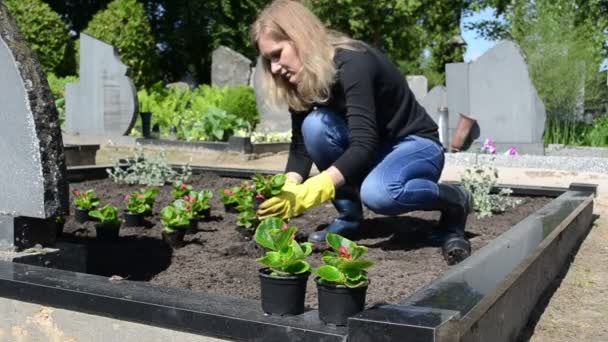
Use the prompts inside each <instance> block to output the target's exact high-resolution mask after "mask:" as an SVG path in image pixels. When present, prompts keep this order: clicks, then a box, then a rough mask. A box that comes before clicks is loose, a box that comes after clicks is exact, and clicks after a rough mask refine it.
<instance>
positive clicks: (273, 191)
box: [253, 173, 286, 199]
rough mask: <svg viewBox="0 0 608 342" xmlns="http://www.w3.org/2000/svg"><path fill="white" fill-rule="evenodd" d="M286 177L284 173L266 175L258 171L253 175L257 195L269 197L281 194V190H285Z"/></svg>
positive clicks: (258, 196)
mask: <svg viewBox="0 0 608 342" xmlns="http://www.w3.org/2000/svg"><path fill="white" fill-rule="evenodd" d="M285 179H286V178H285V175H284V174H278V175H273V176H264V175H261V174H259V173H256V174H255V176H253V184H254V187H255V194H256V197H257V198H261V199H268V198H271V197H274V196H276V195H278V194H280V193H281V191H283V190H282V189H283V185H284V184H285Z"/></svg>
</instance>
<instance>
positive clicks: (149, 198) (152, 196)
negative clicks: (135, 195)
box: [139, 188, 159, 216]
mask: <svg viewBox="0 0 608 342" xmlns="http://www.w3.org/2000/svg"><path fill="white" fill-rule="evenodd" d="M139 191H140V193H142V194H143V195H144V202H146V204H147V205H148V210H147V211H146V212H144V216H149V215H152V208H154V202H155V201H156V196H157V195H158V192H159V190H158V189H157V188H150V189H140V190H139Z"/></svg>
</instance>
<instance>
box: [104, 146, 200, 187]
mask: <svg viewBox="0 0 608 342" xmlns="http://www.w3.org/2000/svg"><path fill="white" fill-rule="evenodd" d="M106 172H107V173H108V175H109V176H110V178H111V179H112V180H113V181H114V182H115V183H118V184H130V185H133V184H139V185H147V186H163V185H165V183H175V182H178V181H180V182H185V181H186V180H187V179H188V178H189V177H190V175H191V174H192V172H191V170H190V166H189V165H185V166H184V167H183V168H182V171H181V172H178V171H175V170H173V169H172V168H171V166H170V165H169V164H168V163H167V157H166V155H165V153H164V152H160V153H158V154H157V155H156V156H155V157H153V158H147V157H146V156H145V155H144V153H143V149H142V148H141V147H140V148H138V150H137V152H136V155H135V157H133V158H129V163H128V165H127V166H126V167H124V168H123V167H121V165H120V164H119V163H118V162H116V163H115V166H114V170H111V169H106Z"/></svg>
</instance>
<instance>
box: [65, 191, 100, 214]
mask: <svg viewBox="0 0 608 342" xmlns="http://www.w3.org/2000/svg"><path fill="white" fill-rule="evenodd" d="M72 195H74V205H75V206H76V208H78V209H81V210H92V209H95V208H97V207H98V206H99V197H97V194H96V193H95V190H94V189H89V190H86V191H84V192H83V191H80V190H74V191H72Z"/></svg>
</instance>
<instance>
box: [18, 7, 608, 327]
mask: <svg viewBox="0 0 608 342" xmlns="http://www.w3.org/2000/svg"><path fill="white" fill-rule="evenodd" d="M7 3H10V2H8V1H7ZM320 9H321V10H322V9H323V6H320ZM460 48H462V47H460ZM216 51H217V50H216ZM224 52H225V51H224ZM232 56H235V55H232ZM234 58H237V59H238V56H236V57H234ZM221 59H222V60H225V59H226V57H225V55H224V56H223V57H221ZM453 61H457V59H454V60H453ZM480 62H483V61H480ZM476 64H477V63H473V64H472V65H467V66H461V67H464V68H466V69H468V70H467V71H461V75H462V74H464V76H462V77H465V78H466V79H467V80H468V83H469V86H468V87H460V88H461V89H459V90H461V91H463V89H464V90H465V91H468V92H469V95H468V96H459V97H457V99H466V102H468V103H465V104H456V105H452V106H450V102H449V101H450V97H449V95H446V93H442V90H441V88H433V89H432V90H431V93H432V94H437V93H439V96H438V97H439V99H438V100H436V101H446V102H447V104H448V107H449V108H453V107H458V106H459V105H461V106H462V108H465V109H466V108H469V109H471V108H474V107H475V106H476V105H477V106H479V105H483V104H476V103H477V102H476V101H478V100H475V98H474V96H475V90H474V89H472V88H474V87H475V86H477V85H478V82H475V81H471V78H473V79H474V74H475V71H474V69H475V68H476V67H475V65H476ZM442 65H443V64H442ZM454 67H457V66H454ZM524 67H525V65H524ZM450 68H451V67H450V66H448V67H447V68H446V69H448V72H447V75H446V78H447V80H446V81H447V88H448V90H447V91H446V92H447V93H448V94H449V88H450V80H453V79H454V78H450V76H449V75H450V71H449V70H450ZM201 69H202V68H201ZM210 69H211V70H212V73H213V62H212V63H211V68H210ZM246 70H250V69H246ZM244 73H246V72H237V73H236V74H235V78H238V77H241V76H243V74H244ZM250 73H252V72H250ZM479 73H480V74H483V73H482V72H479ZM252 74H253V75H255V73H252ZM604 75H605V74H604ZM51 77H52V76H51ZM211 78H212V79H213V76H211ZM252 79H253V80H255V77H251V75H250V76H249V77H248V78H247V81H240V82H241V83H239V84H249V83H251V82H252V81H251V80H252ZM427 79H430V80H431V82H430V83H433V82H434V81H433V80H434V79H433V77H432V76H430V77H428V78H427ZM418 80H419V81H420V82H424V79H422V78H418ZM81 81H84V80H82V79H81ZM184 81H190V82H191V83H196V81H192V80H191V79H190V80H189V79H188V78H187V77H186V78H185V79H184ZM58 82H59V83H63V79H60V80H58ZM142 82H143V81H142ZM228 82H230V81H228ZM461 82H462V81H461ZM412 83H415V81H414V80H412ZM216 84H221V81H216ZM413 88H416V89H420V88H424V87H417V86H416V85H414V86H413ZM148 89H150V88H148ZM161 89H163V90H162V91H163V92H164V91H166V90H164V88H161ZM172 89H173V88H172ZM437 89H439V90H437ZM169 91H173V90H169ZM527 96H528V97H529V98H527V100H526V101H528V102H527V103H528V104H531V105H530V107H532V108H534V107H537V106H535V105H534V102H535V101H536V100H535V97H534V96H532V95H527ZM524 97H526V96H524ZM452 98H454V97H452ZM57 101H59V102H61V98H57ZM421 101H423V102H424V101H425V99H424V98H422V99H421ZM435 103H437V102H435ZM437 107H438V106H436V105H434V104H430V105H429V108H431V110H429V112H432V108H437ZM482 108H483V107H482ZM184 112H185V110H184ZM481 112H483V113H486V110H485V108H484V110H483V111H481ZM136 113H137V110H132V111H131V113H130V114H129V113H127V114H125V115H126V116H128V115H131V117H132V116H133V115H134V114H136ZM534 113H535V114H538V113H537V112H534ZM499 114H500V113H499ZM503 115H504V114H503ZM593 116H597V113H594V114H593ZM454 118H455V116H454V115H451V116H450V120H454ZM582 118H583V119H584V118H586V117H585V115H584V112H583V117H582ZM587 118H588V116H587ZM543 119H544V118H542V115H541V118H540V119H539V118H538V117H534V120H532V121H533V123H535V124H534V125H531V126H533V128H535V129H536V135H534V134H533V133H530V134H529V135H530V137H532V138H531V139H530V140H529V141H525V140H520V141H518V142H523V143H527V142H530V143H531V144H536V145H539V144H541V145H542V139H541V138H542V135H539V134H538V130H539V129H542V128H544V127H545V125H544V124H542V123H539V122H538V121H539V120H543ZM127 121H129V120H127ZM68 122H69V121H68ZM598 122H599V121H598ZM567 123H568V124H572V123H571V122H567ZM575 123H576V125H578V121H576V122H575ZM66 124H67V127H70V126H69V124H68V123H67V122H66ZM480 124H481V123H480ZM528 126H530V125H527V127H528ZM595 126H599V127H600V128H601V125H597V124H596V125H595ZM595 126H594V127H595ZM452 127H453V125H452ZM565 127H568V126H565ZM169 128H170V127H166V129H167V132H168V131H169ZM104 129H105V128H104ZM272 129H274V128H272ZM101 133H103V134H102V135H101V137H100V136H97V137H94V139H91V141H89V142H97V143H99V142H101V143H102V145H103V146H102V150H100V152H99V153H98V159H97V161H98V163H101V164H107V163H110V162H111V161H112V160H113V159H115V158H116V157H117V156H120V155H121V152H120V151H124V152H123V155H129V154H132V150H133V148H134V139H131V138H126V137H121V136H119V135H115V134H113V133H110V131H108V132H105V131H104V132H101ZM522 134H523V133H522ZM570 134H571V132H567V134H566V136H568V135H570ZM578 134H580V133H578ZM594 134H596V135H599V136H600V137H601V136H602V133H601V132H600V133H594ZM574 136H578V135H576V134H574ZM66 137H67V139H68V141H70V139H72V140H71V142H74V143H78V144H81V143H83V142H87V139H89V138H93V137H92V136H91V137H86V136H82V135H80V136H70V135H67V136H66ZM480 139H483V136H481V137H480ZM108 140H110V141H111V143H108ZM583 140H584V139H583ZM505 143H506V144H510V143H512V142H511V141H508V140H507V141H505ZM149 150H155V149H154V148H150V149H149ZM156 150H158V149H156ZM568 151H572V150H571V149H568V148H560V147H559V146H552V147H551V150H550V151H549V152H550V153H553V152H555V153H556V154H557V153H563V154H567V153H568ZM585 151H589V150H585ZM574 152H575V153H577V154H580V153H579V152H578V150H574ZM175 153H176V154H179V156H176V158H174V159H172V160H177V159H180V160H182V161H183V160H184V159H189V157H188V154H190V156H191V157H192V160H191V162H193V163H200V164H203V165H209V164H214V165H218V164H221V165H227V166H236V167H238V166H246V167H248V168H268V169H276V168H277V165H284V155H281V154H279V155H269V156H261V157H262V158H258V159H256V160H247V158H249V157H245V156H242V155H230V154H223V153H218V155H214V154H213V153H210V154H209V155H207V156H205V157H201V156H200V154H201V153H200V151H196V150H194V151H186V152H185V153H184V151H183V150H176V151H175ZM585 153H589V152H585ZM598 153H599V154H601V153H603V152H601V151H599V152H598ZM258 157H260V156H258ZM104 158H105V159H104ZM529 158H530V160H531V161H530V160H529V161H524V165H517V163H518V162H521V160H522V159H524V158H520V159H518V161H514V160H513V159H505V158H499V160H498V161H497V163H498V165H506V166H509V168H508V169H505V168H501V181H503V180H504V181H505V182H507V183H508V180H510V179H511V180H517V182H526V181H529V182H532V183H535V184H537V183H538V182H542V183H548V184H558V183H563V182H564V181H565V179H568V180H570V179H572V178H574V179H586V180H589V179H591V180H594V182H595V181H599V182H600V184H603V183H602V182H603V181H604V178H603V175H599V176H598V175H596V174H595V173H604V172H605V170H606V169H604V168H603V165H605V164H603V163H604V161H603V160H592V162H591V164H592V165H590V166H589V168H586V167H585V168H580V167H577V166H576V164H572V165H571V166H568V165H565V164H564V159H554V160H553V161H551V159H549V162H547V160H546V159H536V158H534V157H529ZM448 159H449V160H448V162H449V165H450V167H448V170H449V172H447V173H446V174H444V179H446V180H449V179H450V178H453V179H455V180H456V179H457V175H458V170H460V171H462V168H463V166H462V165H467V163H469V162H470V159H467V156H466V155H464V154H460V155H458V154H456V155H453V156H450V157H449V158H448ZM524 160H525V159H524ZM218 161H219V163H218ZM514 163H516V164H515V165H514ZM526 164H527V165H526ZM566 164H567V163H566ZM598 165H599V166H598ZM513 166H518V167H520V168H526V169H525V170H518V169H517V168H513ZM539 166H540V167H543V169H542V170H541V169H539V171H534V170H532V171H530V170H529V168H535V167H539ZM544 168H553V169H555V168H557V169H562V170H564V171H552V172H548V171H543V170H544ZM279 169H280V168H279ZM503 171H504V172H503ZM577 171H578V172H577ZM585 171H591V172H592V173H593V174H592V175H589V174H586V172H585ZM504 174H506V175H504ZM513 174H515V176H513ZM602 187H603V185H600V189H602ZM600 193H602V192H601V190H600ZM600 203H601V202H600ZM602 208H603V209H602ZM599 210H600V212H605V207H602V206H600V209H599ZM602 222H605V221H600V223H602ZM604 226H605V225H604ZM602 232H605V229H603V228H602V226H601V225H598V229H595V230H594V231H593V233H592V236H590V239H591V238H592V237H594V236H595V237H596V240H588V241H590V242H589V243H588V244H593V242H595V244H596V246H598V248H599V251H598V250H593V249H590V248H588V249H587V252H588V253H591V254H593V256H594V257H596V258H605V257H606V256H605V253H604V252H602V251H605V244H602V243H601V242H602V241H604V242H605V241H606V240H605V238H606V235H605V234H604V235H602ZM593 234H595V235H593ZM597 239H599V240H597ZM602 239H603V240H602ZM598 241H599V242H598ZM585 250H586V249H585V247H583V252H584V251H585ZM587 265H588V264H587ZM585 267H588V266H584V267H583V270H582V271H581V272H582V273H581V274H582V275H580V274H579V275H578V277H583V278H584V277H588V278H589V279H590V280H589V279H587V278H585V279H587V280H585V279H583V278H580V279H583V280H580V279H579V278H576V279H575V280H574V281H573V283H572V284H571V285H572V286H573V287H574V288H575V289H577V288H580V287H581V286H582V287H583V288H586V287H591V288H592V289H595V290H596V291H597V290H600V288H599V286H602V285H601V284H606V279H605V277H602V276H601V275H600V273H599V272H597V271H596V269H594V270H591V271H588V270H587V268H585ZM575 271H576V268H573V271H572V272H573V273H574V272H575ZM573 273H570V274H569V275H571V274H573ZM604 274H605V273H604ZM579 280H580V282H582V283H580V282H579ZM598 284H599V285H598ZM566 285H567V284H566ZM577 292H578V289H577ZM584 295H590V293H584ZM589 305H592V304H591V303H589ZM593 305H597V306H598V307H600V308H601V307H602V306H601V305H602V303H601V302H600V303H593ZM603 305H605V303H603ZM558 311H559V310H558ZM549 312H550V311H549ZM568 315H569V314H568ZM560 318H561V315H558V317H554V319H560ZM589 319H590V320H593V319H595V318H593V317H589ZM547 324H548V325H545V326H546V327H551V324H552V323H551V322H549V323H547ZM541 328H542V326H541ZM541 330H542V329H541ZM590 330H591V331H592V330H593V329H590ZM585 331H586V332H587V333H590V332H589V330H585ZM599 333H601V331H600V332H599Z"/></svg>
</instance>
